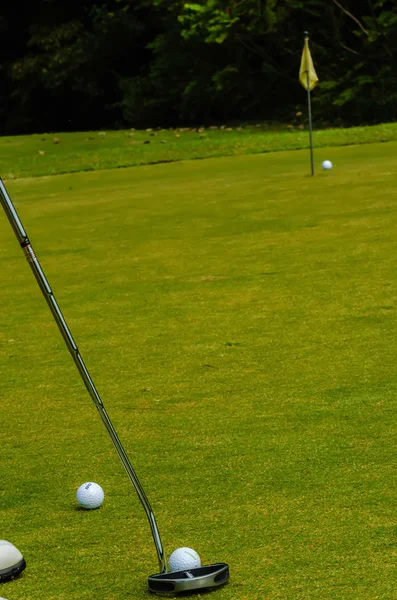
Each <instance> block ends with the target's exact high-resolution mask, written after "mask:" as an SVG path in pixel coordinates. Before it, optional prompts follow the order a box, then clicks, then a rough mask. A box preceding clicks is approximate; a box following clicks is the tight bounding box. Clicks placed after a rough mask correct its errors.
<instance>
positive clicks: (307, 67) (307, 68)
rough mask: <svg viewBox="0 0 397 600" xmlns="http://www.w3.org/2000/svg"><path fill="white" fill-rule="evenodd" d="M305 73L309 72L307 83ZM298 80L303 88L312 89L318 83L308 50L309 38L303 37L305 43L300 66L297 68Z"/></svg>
mask: <svg viewBox="0 0 397 600" xmlns="http://www.w3.org/2000/svg"><path fill="white" fill-rule="evenodd" d="M307 74H309V85H308V78H307ZM299 81H300V82H301V84H302V85H303V87H304V88H305V90H307V89H309V90H312V89H313V88H314V87H315V86H316V85H317V83H318V77H317V74H316V71H315V70H314V66H313V61H312V55H311V54H310V50H309V38H305V45H304V46H303V52H302V60H301V68H300V70H299Z"/></svg>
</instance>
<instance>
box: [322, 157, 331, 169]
mask: <svg viewBox="0 0 397 600" xmlns="http://www.w3.org/2000/svg"><path fill="white" fill-rule="evenodd" d="M323 169H325V170H326V171H329V170H330V169H332V162H331V161H330V160H324V161H323Z"/></svg>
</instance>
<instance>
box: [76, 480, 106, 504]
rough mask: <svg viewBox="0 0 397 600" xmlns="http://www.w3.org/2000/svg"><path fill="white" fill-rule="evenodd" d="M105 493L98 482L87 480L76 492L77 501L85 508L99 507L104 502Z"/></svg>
mask: <svg viewBox="0 0 397 600" xmlns="http://www.w3.org/2000/svg"><path fill="white" fill-rule="evenodd" d="M104 497H105V494H104V493H103V489H102V488H101V486H100V485H98V484H97V483H93V482H92V481H87V483H83V485H81V486H80V487H79V489H78V490H77V492H76V498H77V502H78V503H79V504H80V506H82V507H83V508H86V509H87V510H92V509H93V508H99V507H100V506H101V504H102V502H103V499H104Z"/></svg>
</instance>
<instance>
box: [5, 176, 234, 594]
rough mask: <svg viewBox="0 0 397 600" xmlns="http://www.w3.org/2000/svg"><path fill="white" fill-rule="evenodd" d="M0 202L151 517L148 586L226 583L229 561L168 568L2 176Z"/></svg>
mask: <svg viewBox="0 0 397 600" xmlns="http://www.w3.org/2000/svg"><path fill="white" fill-rule="evenodd" d="M0 202H1V204H2V206H3V209H4V211H5V213H6V215H7V218H8V220H9V222H10V224H11V227H12V229H13V230H14V233H15V235H16V237H17V240H18V242H19V244H20V246H21V248H22V250H23V252H24V254H25V256H26V259H27V261H28V263H29V264H30V267H31V269H32V271H33V274H34V276H35V278H36V281H37V283H38V285H39V287H40V289H41V291H42V293H43V296H44V298H45V299H46V301H47V304H48V306H49V308H50V310H51V312H52V315H53V317H54V319H55V322H56V324H57V325H58V328H59V330H60V332H61V334H62V337H63V339H64V341H65V343H66V345H67V347H68V349H69V352H70V354H71V355H72V358H73V360H74V362H75V364H76V367H77V369H78V371H79V373H80V375H81V378H82V380H83V382H84V385H85V387H86V388H87V390H88V393H89V394H90V396H91V398H92V400H93V401H94V404H95V406H96V408H97V410H98V412H99V414H100V416H101V419H102V421H103V423H104V425H105V427H106V429H107V431H108V433H109V435H110V438H111V440H112V442H113V444H114V446H115V448H116V450H117V453H118V455H119V457H120V460H121V462H122V464H123V466H124V468H125V470H126V472H127V475H128V477H129V479H130V481H131V483H132V485H133V486H134V488H135V491H136V493H137V494H138V498H139V500H140V501H141V503H142V506H143V508H144V509H145V512H146V515H147V518H148V520H149V524H150V528H151V531H152V536H153V540H154V544H155V546H156V551H157V557H158V561H159V568H160V573H157V574H155V575H150V576H149V577H148V586H149V590H150V591H152V592H158V593H160V592H173V593H177V592H186V591H190V590H196V589H200V590H202V589H203V588H213V587H217V586H220V585H223V584H224V583H226V582H227V581H228V579H229V566H228V565H227V563H216V564H212V565H208V566H203V567H198V568H194V569H191V570H186V571H174V572H171V573H168V572H167V561H166V557H165V553H164V549H163V545H162V543H161V538H160V533H159V530H158V528H157V523H156V519H155V517H154V514H153V511H152V508H151V506H150V504H149V501H148V499H147V497H146V494H145V492H144V490H143V488H142V486H141V484H140V482H139V479H138V477H137V475H136V473H135V471H134V469H133V468H132V465H131V463H130V461H129V459H128V457H127V454H126V452H125V450H124V448H123V446H122V444H121V442H120V440H119V437H118V435H117V433H116V431H115V429H114V427H113V425H112V423H111V421H110V418H109V416H108V414H107V412H106V410H105V407H104V405H103V402H102V400H101V398H100V396H99V394H98V392H97V390H96V388H95V385H94V383H93V381H92V379H91V377H90V374H89V372H88V370H87V368H86V366H85V364H84V362H83V359H82V357H81V355H80V352H79V350H78V348H77V346H76V344H75V342H74V339H73V337H72V334H71V332H70V330H69V328H68V326H67V324H66V321H65V319H64V317H63V315H62V313H61V310H60V308H59V306H58V304H57V302H56V300H55V297H54V294H53V293H52V290H51V288H50V286H49V284H48V281H47V279H46V277H45V275H44V272H43V270H42V268H41V266H40V263H39V261H38V259H37V257H36V254H35V252H34V250H33V248H32V245H31V243H30V241H29V238H28V236H27V234H26V232H25V229H24V228H23V225H22V223H21V221H20V219H19V216H18V214H17V212H16V210H15V207H14V205H13V203H12V201H11V198H10V197H9V195H8V192H7V190H6V188H5V185H4V183H3V181H2V180H1V179H0Z"/></svg>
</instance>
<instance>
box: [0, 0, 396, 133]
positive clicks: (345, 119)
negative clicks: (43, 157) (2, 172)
mask: <svg viewBox="0 0 397 600" xmlns="http://www.w3.org/2000/svg"><path fill="white" fill-rule="evenodd" d="M305 31H308V32H309V35H310V48H311V53H312V57H313V61H314V66H315V68H316V71H317V74H318V77H319V79H320V85H319V86H318V87H317V88H316V89H315V90H314V92H313V94H312V105H313V114H314V119H315V121H316V122H317V124H318V125H338V124H343V125H356V124H370V123H376V122H386V121H391V120H394V119H395V118H396V116H397V61H396V54H397V2H396V0H359V1H358V0H197V1H196V2H186V1H184V0H108V1H106V0H105V1H103V2H100V3H98V2H96V1H95V0H68V1H67V2H65V0H30V2H28V3H25V2H23V3H22V2H21V1H20V0H14V2H6V3H2V6H1V8H0V47H1V59H0V63H1V64H0V75H1V86H0V133H2V134H3V135H4V134H18V133H31V132H43V131H67V130H74V131H75V130H88V129H98V128H104V127H106V128H120V127H137V128H140V127H149V126H150V127H153V126H161V127H171V126H178V125H202V124H217V123H226V122H235V121H258V120H262V121H282V122H293V120H294V118H295V115H296V113H297V112H299V111H302V112H304V113H305V111H306V109H305V103H306V95H305V91H304V90H303V88H302V87H301V86H300V85H299V82H298V71H299V64H300V57H301V52H302V48H303V36H304V32H305Z"/></svg>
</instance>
